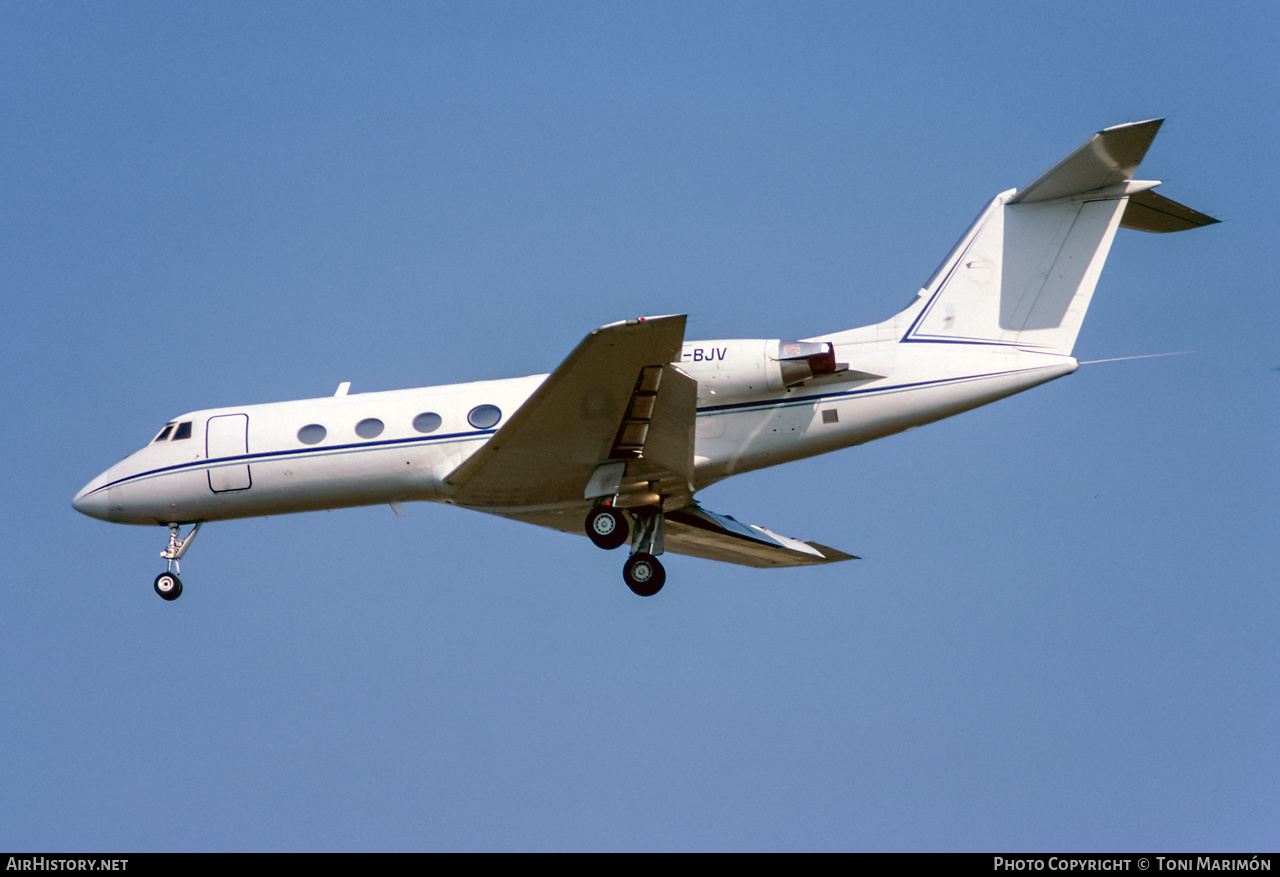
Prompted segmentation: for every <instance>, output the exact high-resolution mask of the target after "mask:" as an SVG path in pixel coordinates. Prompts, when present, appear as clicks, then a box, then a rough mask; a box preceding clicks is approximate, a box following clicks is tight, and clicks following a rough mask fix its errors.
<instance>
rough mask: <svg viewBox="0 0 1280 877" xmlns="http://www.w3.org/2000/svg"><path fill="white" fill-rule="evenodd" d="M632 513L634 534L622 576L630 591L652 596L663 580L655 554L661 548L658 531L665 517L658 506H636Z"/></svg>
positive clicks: (660, 588) (660, 529) (663, 575)
mask: <svg viewBox="0 0 1280 877" xmlns="http://www.w3.org/2000/svg"><path fill="white" fill-rule="evenodd" d="M635 516H636V530H635V537H634V539H633V540H632V542H631V556H630V557H629V558H627V562H626V563H625V564H623V566H622V578H623V579H624V580H625V581H626V583H627V587H628V588H630V589H631V591H632V593H634V594H637V595H638V596H641V597H652V596H653V595H654V594H656V593H658V592H659V591H661V590H662V586H663V585H664V584H665V583H666V581H667V571H666V570H664V569H663V568H662V564H661V563H660V562H659V561H658V557H657V555H659V554H661V553H662V550H663V549H662V531H663V524H664V522H665V520H666V519H665V518H663V516H662V509H660V508H643V509H636V512H635Z"/></svg>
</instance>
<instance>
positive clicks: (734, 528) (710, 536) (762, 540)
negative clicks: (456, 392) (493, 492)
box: [501, 503, 858, 568]
mask: <svg viewBox="0 0 1280 877" xmlns="http://www.w3.org/2000/svg"><path fill="white" fill-rule="evenodd" d="M501 514H502V516H503V517H506V518H510V519H512V520H516V521H522V522H523V523H526V524H536V525H538V526H540V527H549V528H551V529H553V530H560V531H561V532H564V533H575V534H577V535H579V536H581V535H582V534H583V533H582V512H581V511H580V510H578V509H572V510H558V509H557V510H548V511H536V512H506V511H504V512H502V513H501ZM664 530H665V534H664V536H663V543H664V548H665V550H666V551H668V552H670V553H672V554H684V555H688V556H689V557H701V558H704V559H706V560H719V561H721V562H723V563H736V564H739V565H741V566H754V567H761V568H765V567H780V566H812V565H815V564H819V563H836V562H837V561H841V560H857V559H858V558H857V557H856V556H854V555H852V554H846V553H845V552H843V551H839V550H837V549H835V548H828V547H827V546H826V545H820V544H819V543H817V542H802V541H800V540H799V539H790V538H788V537H786V536H779V535H778V534H777V533H775V532H773V531H772V530H769V529H766V528H765V527H758V526H755V525H752V524H743V523H741V522H740V521H737V520H735V519H734V518H731V517H729V516H728V515H720V514H716V513H715V512H710V511H707V510H706V509H704V508H702V507H701V506H699V505H698V504H697V503H690V504H689V505H687V506H685V507H684V508H681V509H677V510H675V511H669V512H667V513H666V524H665V526H664Z"/></svg>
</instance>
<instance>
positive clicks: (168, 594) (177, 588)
mask: <svg viewBox="0 0 1280 877" xmlns="http://www.w3.org/2000/svg"><path fill="white" fill-rule="evenodd" d="M155 587H156V593H157V594H159V595H160V596H161V597H163V598H164V599H166V600H176V599H178V598H179V597H181V596H182V580H181V579H179V578H178V577H177V576H175V575H174V574H173V573H171V572H162V573H160V575H158V576H156V585H155Z"/></svg>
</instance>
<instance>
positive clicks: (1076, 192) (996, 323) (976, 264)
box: [899, 119, 1218, 356]
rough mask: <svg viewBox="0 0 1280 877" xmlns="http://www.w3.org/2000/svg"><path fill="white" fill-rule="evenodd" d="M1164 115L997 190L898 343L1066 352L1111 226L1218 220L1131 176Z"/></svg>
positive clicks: (1112, 131) (1106, 135)
mask: <svg viewBox="0 0 1280 877" xmlns="http://www.w3.org/2000/svg"><path fill="white" fill-rule="evenodd" d="M1163 121H1164V120H1163V119H1151V120H1149V121H1146V122H1132V123H1130V124H1127V125H1116V126H1115V127H1113V128H1107V129H1105V130H1103V131H1100V132H1098V133H1097V134H1095V135H1093V136H1092V137H1090V138H1089V140H1088V141H1086V142H1085V143H1084V145H1082V146H1081V147H1080V148H1079V149H1077V150H1076V151H1075V152H1073V153H1071V154H1070V155H1068V156H1067V157H1066V158H1064V159H1063V160H1062V161H1060V162H1058V163H1057V164H1056V165H1054V166H1053V167H1052V168H1050V169H1049V170H1048V171H1046V172H1045V173H1044V174H1042V175H1041V176H1040V177H1038V178H1037V179H1036V180H1034V181H1033V182H1032V183H1031V184H1030V185H1028V186H1026V187H1025V188H1024V189H1022V190H1021V191H1019V190H1017V189H1011V190H1009V191H1007V192H1002V193H1001V194H999V195H997V196H996V197H995V199H994V200H993V201H992V202H991V203H990V204H989V205H988V206H987V208H986V209H985V210H983V212H982V214H981V215H980V216H979V217H978V219H977V221H976V222H974V224H973V226H972V227H971V228H970V229H969V231H968V232H967V233H966V234H965V235H964V237H963V238H961V240H960V243H959V244H957V246H956V248H955V249H954V250H953V251H952V253H951V255H950V256H948V257H947V259H946V260H945V261H944V262H943V263H942V265H941V266H940V267H939V268H938V270H937V272H935V273H934V275H933V277H931V278H930V279H929V282H928V283H926V284H925V287H924V289H923V290H922V294H921V296H920V298H919V299H918V300H917V301H916V302H915V303H913V305H912V307H910V308H909V309H908V310H907V311H905V312H904V313H903V314H901V315H899V319H902V318H906V320H905V322H907V323H908V325H907V329H906V332H905V334H903V335H902V336H901V341H902V342H904V343H912V342H923V343H933V344H937V343H944V344H946V343H950V344H967V345H990V346H997V347H999V346H1004V347H1015V348H1019V349H1023V350H1034V351H1040V352H1043V353H1052V354H1060V355H1066V356H1069V355H1070V354H1071V350H1072V348H1073V347H1074V346H1075V342H1076V336H1077V335H1078V334H1079V332H1080V325H1081V323H1082V322H1083V321H1084V315H1085V311H1086V310H1087V309H1088V307H1089V301H1090V299H1091V298H1092V297H1093V290H1094V287H1095V286H1096V285H1097V282H1098V275H1099V274H1100V273H1101V272H1102V265H1103V263H1104V262H1105V261H1106V259H1107V253H1108V252H1109V251H1110V249H1111V241H1112V239H1113V238H1114V237H1115V233H1116V230H1117V229H1119V228H1133V229H1138V230H1139V231H1150V232H1170V231H1182V230H1184V229H1189V228H1197V227H1199V226H1203V225H1210V224H1212V223H1215V222H1217V221H1218V220H1216V219H1213V218H1211V217H1209V216H1205V215H1204V214H1202V213H1198V212H1197V211H1195V210H1192V209H1191V208H1189V207H1185V206H1183V205H1182V204H1179V203H1177V202H1176V201H1170V200H1169V199H1168V198H1164V197H1162V196H1160V195H1157V194H1156V193H1155V192H1154V191H1152V190H1153V189H1154V188H1155V187H1156V186H1158V185H1159V182H1158V181H1154V180H1136V179H1134V173H1135V172H1136V171H1137V168H1138V164H1139V163H1140V162H1141V161H1142V157H1143V156H1144V155H1145V154H1146V152H1147V148H1148V147H1149V146H1150V145H1151V141H1152V140H1154V139H1155V136H1156V132H1157V131H1159V129H1160V125H1161V123H1162V122H1163Z"/></svg>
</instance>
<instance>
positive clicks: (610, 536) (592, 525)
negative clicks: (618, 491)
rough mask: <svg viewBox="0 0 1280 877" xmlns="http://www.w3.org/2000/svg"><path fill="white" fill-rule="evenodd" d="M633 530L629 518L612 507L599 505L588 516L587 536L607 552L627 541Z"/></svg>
mask: <svg viewBox="0 0 1280 877" xmlns="http://www.w3.org/2000/svg"><path fill="white" fill-rule="evenodd" d="M630 530H631V528H630V527H629V526H627V516H626V515H624V514H623V513H622V512H620V511H618V510H617V509H615V508H614V507H613V506H611V505H598V506H596V507H595V508H593V509H592V510H591V512H590V513H589V514H588V515H587V536H588V537H589V538H590V539H591V541H592V542H594V543H595V544H596V547H597V548H603V549H605V550H606V551H609V550H612V549H614V548H617V547H618V546H619V545H621V544H622V543H623V542H626V541H627V536H628V535H630Z"/></svg>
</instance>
